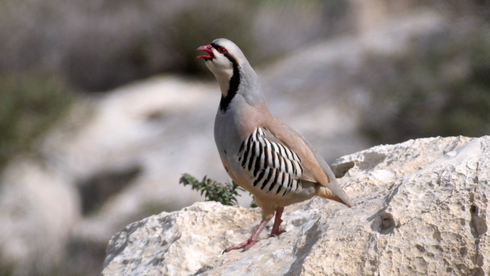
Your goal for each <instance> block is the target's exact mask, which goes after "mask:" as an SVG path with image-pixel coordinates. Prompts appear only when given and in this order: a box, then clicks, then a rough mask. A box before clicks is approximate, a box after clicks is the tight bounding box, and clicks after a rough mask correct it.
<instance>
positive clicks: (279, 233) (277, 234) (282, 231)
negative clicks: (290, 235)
mask: <svg viewBox="0 0 490 276" xmlns="http://www.w3.org/2000/svg"><path fill="white" fill-rule="evenodd" d="M284 232H286V230H281V231H279V232H278V233H272V232H271V234H270V235H269V237H277V236H279V235H281V234H282V233H284Z"/></svg>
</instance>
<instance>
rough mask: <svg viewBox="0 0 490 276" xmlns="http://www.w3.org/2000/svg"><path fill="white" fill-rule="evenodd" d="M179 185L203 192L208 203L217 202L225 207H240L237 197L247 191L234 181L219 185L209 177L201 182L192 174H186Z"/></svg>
mask: <svg viewBox="0 0 490 276" xmlns="http://www.w3.org/2000/svg"><path fill="white" fill-rule="evenodd" d="M179 183H181V184H183V185H184V186H187V185H191V186H192V190H196V191H201V195H204V198H205V200H206V201H216V202H220V203H221V204H223V205H229V206H232V205H238V201H237V198H236V197H237V196H240V194H239V193H238V191H245V190H244V189H243V188H242V187H240V186H238V184H236V183H235V182H234V181H232V182H231V183H229V182H226V183H224V184H223V183H219V182H217V181H215V180H211V179H209V178H208V177H207V176H204V178H203V179H202V180H201V181H199V180H197V179H196V178H195V177H193V176H192V175H190V174H187V173H184V174H183V175H182V177H181V178H180V181H179Z"/></svg>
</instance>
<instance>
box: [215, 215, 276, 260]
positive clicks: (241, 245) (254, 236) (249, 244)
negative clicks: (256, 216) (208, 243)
mask: <svg viewBox="0 0 490 276" xmlns="http://www.w3.org/2000/svg"><path fill="white" fill-rule="evenodd" d="M269 220H270V219H264V220H262V221H261V222H260V224H259V226H258V227H257V229H255V231H254V232H253V234H252V236H250V238H249V239H248V240H246V241H244V242H242V243H239V244H235V245H232V246H230V247H228V248H226V249H225V251H223V253H226V252H230V251H231V250H235V249H240V248H244V249H245V250H247V249H249V248H250V247H252V245H254V243H255V242H256V241H257V238H258V237H259V235H260V233H261V232H262V230H264V228H265V226H266V225H267V223H268V222H269Z"/></svg>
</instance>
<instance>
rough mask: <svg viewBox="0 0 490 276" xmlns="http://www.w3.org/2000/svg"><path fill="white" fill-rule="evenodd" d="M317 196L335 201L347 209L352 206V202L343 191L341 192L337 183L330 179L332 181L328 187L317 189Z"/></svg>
mask: <svg viewBox="0 0 490 276" xmlns="http://www.w3.org/2000/svg"><path fill="white" fill-rule="evenodd" d="M318 196H320V197H323V198H328V199H331V200H335V201H337V202H340V203H342V204H345V205H347V206H348V207H352V206H354V204H353V203H352V200H351V199H350V198H349V196H348V195H347V194H346V193H345V192H344V190H342V188H341V187H340V185H339V183H337V181H336V180H335V179H332V181H330V183H328V187H325V186H320V188H319V189H318Z"/></svg>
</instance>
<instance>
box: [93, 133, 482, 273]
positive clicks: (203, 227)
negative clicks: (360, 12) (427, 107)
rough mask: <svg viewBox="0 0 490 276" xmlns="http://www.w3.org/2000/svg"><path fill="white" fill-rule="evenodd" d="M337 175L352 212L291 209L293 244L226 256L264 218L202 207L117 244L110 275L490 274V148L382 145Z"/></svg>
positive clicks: (473, 142)
mask: <svg viewBox="0 0 490 276" xmlns="http://www.w3.org/2000/svg"><path fill="white" fill-rule="evenodd" d="M332 167H333V170H334V172H335V173H336V175H337V176H338V177H339V182H340V183H341V185H342V186H343V188H344V189H345V191H346V192H347V193H348V194H349V195H350V196H351V198H352V199H353V201H354V203H355V206H354V207H353V208H350V209H349V208H346V207H345V206H343V205H340V204H338V203H335V202H331V201H328V200H325V199H321V198H314V199H312V200H309V201H306V202H303V203H299V204H296V205H293V206H289V207H287V208H286V210H285V213H284V215H283V219H284V223H283V226H282V227H283V228H284V229H285V230H286V232H285V233H283V234H281V235H280V236H279V237H277V238H269V237H268V236H267V233H266V232H267V231H264V232H263V234H262V235H261V237H260V240H259V241H258V242H257V244H256V245H254V246H253V247H252V248H251V249H249V250H248V251H245V252H241V251H232V252H229V253H226V254H224V255H221V251H222V250H223V249H224V248H226V247H227V246H229V245H231V244H233V243H237V242H241V241H243V240H245V239H247V238H248V236H249V235H250V233H251V232H252V231H253V229H254V228H255V227H256V226H257V224H258V222H259V220H260V209H249V208H243V207H227V206H222V205H220V204H218V203H212V202H205V203H196V204H194V205H192V206H190V207H186V208H184V209H182V210H181V211H177V212H172V213H165V212H164V213H161V214H159V215H154V216H151V217H148V218H146V219H143V220H141V221H138V222H134V223H132V224H130V225H128V226H127V227H126V228H125V229H124V230H123V231H121V232H119V233H117V234H116V235H115V236H114V237H113V238H112V240H111V241H110V242H109V246H108V248H107V256H106V259H105V262H104V265H103V269H102V270H101V272H100V275H487V274H488V273H490V261H489V259H488V256H489V255H490V239H489V234H488V231H487V229H488V221H487V219H488V218H489V215H490V208H489V205H488V199H489V198H488V196H489V195H490V183H489V181H490V136H486V137H482V138H467V137H449V138H441V137H437V138H426V139H417V140H409V141H407V142H404V143H401V144H395V145H381V146H376V147H373V148H370V149H367V150H364V151H361V152H358V153H355V154H351V155H348V156H344V157H342V158H340V159H338V160H337V161H336V162H335V163H334V164H333V166H332ZM268 227H269V228H270V227H271V225H269V226H268ZM269 230H270V229H269Z"/></svg>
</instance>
